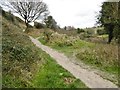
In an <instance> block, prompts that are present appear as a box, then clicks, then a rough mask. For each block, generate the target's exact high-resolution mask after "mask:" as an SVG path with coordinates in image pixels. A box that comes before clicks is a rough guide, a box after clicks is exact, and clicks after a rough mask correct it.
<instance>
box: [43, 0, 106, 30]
mask: <svg viewBox="0 0 120 90" xmlns="http://www.w3.org/2000/svg"><path fill="white" fill-rule="evenodd" d="M43 1H44V2H45V3H46V4H47V5H48V8H49V11H50V14H51V15H52V16H53V18H54V19H55V20H56V21H57V23H58V25H60V26H61V27H64V26H74V27H80V28H85V27H92V26H94V24H95V23H96V18H95V16H96V15H97V13H98V12H99V11H100V9H101V7H100V6H101V4H102V2H104V1H105V0H43Z"/></svg>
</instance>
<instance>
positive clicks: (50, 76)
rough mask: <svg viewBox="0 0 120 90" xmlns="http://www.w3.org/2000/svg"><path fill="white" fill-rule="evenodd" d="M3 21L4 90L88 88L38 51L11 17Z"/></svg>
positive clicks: (46, 55) (6, 17)
mask: <svg viewBox="0 0 120 90" xmlns="http://www.w3.org/2000/svg"><path fill="white" fill-rule="evenodd" d="M4 14H5V13H4ZM0 17H1V16H0ZM2 21H3V22H2V31H3V32H2V41H3V44H2V72H3V73H2V74H3V78H2V86H3V87H12V88H14V87H37V88H38V87H40V88H44V87H47V88H52V87H54V88H57V87H62V88H65V87H68V88H69V87H73V88H77V87H80V88H81V87H82V88H85V87H86V86H85V85H84V84H83V83H82V82H81V81H80V80H77V79H75V77H73V76H72V75H71V74H70V73H69V72H68V71H66V70H64V69H63V68H62V67H61V66H59V65H58V64H57V63H56V62H55V60H53V59H52V58H51V57H50V56H49V55H48V54H46V53H45V52H43V51H42V50H41V49H38V48H37V47H35V45H33V43H32V42H31V41H30V39H29V37H28V36H27V35H26V34H24V33H23V32H22V29H23V28H21V27H20V26H21V24H20V25H18V24H16V22H15V21H14V20H11V19H10V18H9V15H6V16H5V17H3V19H2ZM17 23H18V22H17Z"/></svg>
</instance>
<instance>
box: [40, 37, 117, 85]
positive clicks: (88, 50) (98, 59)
mask: <svg viewBox="0 0 120 90" xmlns="http://www.w3.org/2000/svg"><path fill="white" fill-rule="evenodd" d="M56 38H57V39H56ZM39 40H40V41H41V42H42V43H44V42H45V41H44V39H43V38H40V39H39ZM68 41H69V44H68ZM66 42H67V43H66ZM44 44H45V43H44ZM46 45H48V46H50V47H52V48H54V49H57V50H58V51H60V52H63V53H65V54H66V55H67V56H68V57H70V56H72V55H74V56H76V57H77V59H78V60H80V61H83V62H84V63H85V64H88V65H90V66H91V68H96V69H99V70H101V71H103V72H105V74H104V75H103V74H101V73H100V74H101V76H103V77H104V78H106V79H109V80H111V81H113V82H114V83H116V84H117V83H118V58H117V57H118V48H117V45H108V44H100V43H91V42H86V41H84V40H80V39H79V38H77V37H76V38H75V40H74V39H73V40H72V39H71V38H70V37H68V36H67V38H66V36H65V38H64V36H63V38H61V37H56V36H55V35H54V36H52V39H51V41H49V43H46Z"/></svg>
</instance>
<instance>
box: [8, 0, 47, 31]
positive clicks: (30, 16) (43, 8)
mask: <svg viewBox="0 0 120 90" xmlns="http://www.w3.org/2000/svg"><path fill="white" fill-rule="evenodd" d="M7 6H8V7H10V8H11V9H12V11H13V12H15V13H18V14H19V15H20V16H21V17H22V18H23V19H24V20H25V24H26V31H27V28H28V26H29V23H30V22H34V21H35V20H36V19H38V18H39V17H40V16H41V14H43V13H45V12H48V8H47V5H46V4H45V3H44V2H42V1H41V0H37V2H35V1H34V0H30V1H29V0H26V1H23V2H22V1H19V0H18V1H15V2H9V4H7Z"/></svg>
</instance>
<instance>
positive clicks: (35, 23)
mask: <svg viewBox="0 0 120 90" xmlns="http://www.w3.org/2000/svg"><path fill="white" fill-rule="evenodd" d="M34 26H35V28H37V29H41V28H44V27H45V25H44V24H41V23H38V22H34Z"/></svg>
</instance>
